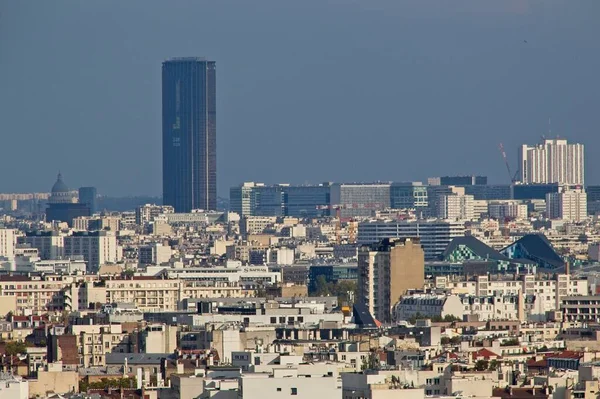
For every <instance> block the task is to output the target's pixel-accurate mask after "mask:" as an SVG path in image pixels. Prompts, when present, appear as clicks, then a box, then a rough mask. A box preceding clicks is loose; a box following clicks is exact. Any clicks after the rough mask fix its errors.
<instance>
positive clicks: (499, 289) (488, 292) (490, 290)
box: [434, 274, 589, 321]
mask: <svg viewBox="0 0 600 399" xmlns="http://www.w3.org/2000/svg"><path fill="white" fill-rule="evenodd" d="M434 287H435V288H439V289H444V290H447V291H448V292H452V293H455V294H465V295H469V296H475V297H488V296H500V297H505V296H508V297H517V296H519V295H523V296H524V297H530V298H535V306H534V307H533V308H531V309H529V310H527V312H528V314H526V317H527V318H528V319H529V320H531V321H545V320H546V313H547V312H552V311H555V310H557V309H559V308H560V306H561V304H562V303H563V298H565V297H567V296H575V295H576V296H585V295H587V294H588V290H589V285H588V281H587V280H586V279H575V278H571V276H569V275H566V274H558V275H556V276H555V278H550V279H542V278H538V277H537V276H536V275H523V276H520V277H519V279H511V278H504V277H502V276H494V277H493V278H490V277H489V276H477V277H475V278H473V279H469V280H464V279H453V278H451V277H447V276H441V277H436V278H435V280H434Z"/></svg>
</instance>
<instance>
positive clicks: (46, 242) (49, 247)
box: [17, 231, 65, 260]
mask: <svg viewBox="0 0 600 399" xmlns="http://www.w3.org/2000/svg"><path fill="white" fill-rule="evenodd" d="M64 237H65V235H64V234H61V233H59V232H57V231H35V232H28V233H25V236H22V237H18V238H17V243H19V244H29V246H30V247H31V248H37V250H38V253H39V256H40V258H41V259H43V260H54V259H62V258H64V256H65V241H64Z"/></svg>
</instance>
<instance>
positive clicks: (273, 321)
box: [271, 317, 279, 389]
mask: <svg viewBox="0 0 600 399" xmlns="http://www.w3.org/2000/svg"><path fill="white" fill-rule="evenodd" d="M275 323H277V317H271V324H275ZM277 389H279V388H277Z"/></svg>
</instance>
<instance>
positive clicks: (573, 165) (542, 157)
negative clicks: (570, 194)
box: [519, 139, 584, 185]
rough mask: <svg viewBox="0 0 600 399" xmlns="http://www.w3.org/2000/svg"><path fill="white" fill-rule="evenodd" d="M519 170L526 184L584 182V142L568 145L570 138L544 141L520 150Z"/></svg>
mask: <svg viewBox="0 0 600 399" xmlns="http://www.w3.org/2000/svg"><path fill="white" fill-rule="evenodd" d="M519 168H520V169H519V171H520V174H521V179H520V180H521V182H522V183H525V184H539V183H543V184H545V183H558V184H572V185H583V184H584V170H583V169H584V157H583V144H577V143H575V144H569V143H567V140H563V139H553V140H544V141H543V142H542V143H540V144H538V145H535V146H529V145H526V144H524V145H522V146H521V148H520V150H519Z"/></svg>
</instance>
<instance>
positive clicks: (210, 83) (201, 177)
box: [162, 57, 217, 212]
mask: <svg viewBox="0 0 600 399" xmlns="http://www.w3.org/2000/svg"><path fill="white" fill-rule="evenodd" d="M162 110H163V143H162V148H163V203H164V204H165V205H172V206H173V207H174V208H175V211H176V212H189V211H191V210H192V209H205V210H212V209H216V207H217V138H216V131H217V113H216V72H215V62H214V61H207V60H206V59H204V58H197V57H189V58H188V57H186V58H173V59H170V60H167V61H165V62H164V63H163V66H162Z"/></svg>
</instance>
